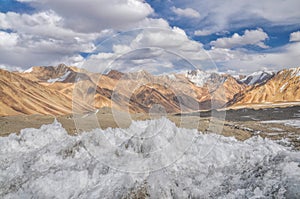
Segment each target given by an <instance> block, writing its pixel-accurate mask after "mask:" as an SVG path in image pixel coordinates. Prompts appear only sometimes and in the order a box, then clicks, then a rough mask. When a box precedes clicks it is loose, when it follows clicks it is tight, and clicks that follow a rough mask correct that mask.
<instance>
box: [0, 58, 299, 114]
mask: <svg viewBox="0 0 300 199" xmlns="http://www.w3.org/2000/svg"><path fill="white" fill-rule="evenodd" d="M299 71H300V68H294V69H287V70H282V71H280V72H278V73H277V74H276V75H275V74H272V73H266V72H262V73H256V75H253V74H252V75H249V76H247V77H245V78H243V81H241V79H236V78H233V77H232V76H230V75H226V74H217V73H206V72H203V71H200V70H195V71H187V72H186V73H185V74H175V73H174V74H168V75H159V76H156V75H152V74H150V73H148V72H147V71H138V72H133V73H122V72H119V71H115V70H111V71H110V72H108V73H107V74H103V75H102V74H97V73H91V72H88V71H86V70H84V69H79V68H76V67H69V66H66V65H63V64H60V65H58V66H55V67H54V66H49V67H32V68H31V69H29V70H27V71H25V72H8V71H4V70H1V78H0V88H1V91H0V97H1V100H0V104H1V111H0V115H16V114H54V115H63V114H70V113H72V111H73V110H72V109H74V110H75V111H79V112H93V111H96V109H99V108H102V107H111V108H115V109H118V110H125V111H129V112H132V113H137V112H143V113H149V112H151V111H158V109H157V108H158V107H160V108H159V109H161V108H162V109H163V110H161V111H164V112H167V113H177V112H191V111H198V110H208V109H216V108H222V107H224V106H226V105H227V106H233V107H237V106H240V105H249V104H250V105H251V104H259V103H266V102H269V103H274V102H291V101H300V92H299V85H300V84H299V81H300V80H299V76H300V75H299V74H300V72H299ZM72 103H73V106H72ZM155 107H156V108H155Z"/></svg>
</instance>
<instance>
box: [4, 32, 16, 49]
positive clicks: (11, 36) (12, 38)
mask: <svg viewBox="0 0 300 199" xmlns="http://www.w3.org/2000/svg"><path fill="white" fill-rule="evenodd" d="M18 39H19V36H18V35H17V34H15V33H7V32H3V31H0V47H2V48H9V47H14V46H15V45H16V44H17V42H18Z"/></svg>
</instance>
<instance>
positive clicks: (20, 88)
mask: <svg viewBox="0 0 300 199" xmlns="http://www.w3.org/2000/svg"><path fill="white" fill-rule="evenodd" d="M71 102H72V99H71V98H70V96H68V95H64V94H63V93H61V92H59V91H57V90H53V89H49V88H47V87H46V86H44V85H41V84H39V83H37V82H34V81H31V80H29V79H26V78H23V77H21V76H20V75H17V74H15V73H11V72H8V71H5V70H1V69H0V107H1V109H0V115H19V114H49V115H62V114H68V113H70V112H71V111H72V103H71ZM77 107H78V108H79V110H88V109H90V108H91V107H89V105H87V104H85V103H84V102H81V103H80V104H77Z"/></svg>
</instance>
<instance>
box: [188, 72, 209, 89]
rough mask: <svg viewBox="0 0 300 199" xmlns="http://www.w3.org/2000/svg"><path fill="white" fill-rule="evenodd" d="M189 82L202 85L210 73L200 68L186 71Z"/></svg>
mask: <svg viewBox="0 0 300 199" xmlns="http://www.w3.org/2000/svg"><path fill="white" fill-rule="evenodd" d="M185 76H186V77H187V78H188V79H189V80H190V81H191V82H193V83H195V84H196V85H197V86H199V87H203V86H204V84H205V83H206V82H207V81H208V79H209V78H210V76H211V73H207V72H205V71H202V70H199V69H197V70H192V71H187V72H186V75H185Z"/></svg>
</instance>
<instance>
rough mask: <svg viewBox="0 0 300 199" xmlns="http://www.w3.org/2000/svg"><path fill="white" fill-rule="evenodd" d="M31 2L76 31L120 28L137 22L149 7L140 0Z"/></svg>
mask: <svg viewBox="0 0 300 199" xmlns="http://www.w3.org/2000/svg"><path fill="white" fill-rule="evenodd" d="M30 2H31V3H32V6H34V7H36V8H39V9H40V8H42V9H46V10H53V11H54V12H55V13H57V14H58V15H60V16H62V17H63V18H64V23H65V25H66V27H68V28H70V29H73V30H75V31H80V32H98V31H101V30H103V29H111V28H112V29H124V28H126V27H127V26H130V25H131V24H135V23H138V22H140V21H142V20H144V19H145V18H147V16H149V15H150V14H152V13H153V9H152V8H151V6H150V5H149V4H147V3H145V2H144V1H143V0H100V1H95V0H85V1H82V0H64V1H61V0H31V1H30Z"/></svg>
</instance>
